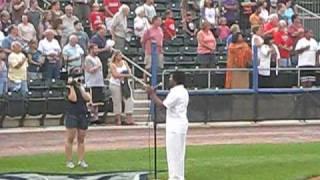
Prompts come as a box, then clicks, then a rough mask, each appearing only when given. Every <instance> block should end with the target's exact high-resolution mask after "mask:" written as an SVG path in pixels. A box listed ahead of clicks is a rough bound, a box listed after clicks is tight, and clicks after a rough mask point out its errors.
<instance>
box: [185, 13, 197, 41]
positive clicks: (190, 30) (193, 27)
mask: <svg viewBox="0 0 320 180" xmlns="http://www.w3.org/2000/svg"><path fill="white" fill-rule="evenodd" d="M182 23H183V24H182V25H183V30H184V34H185V36H186V37H195V36H196V35H197V32H198V29H197V27H198V26H197V24H196V22H195V21H194V19H193V17H192V13H191V11H189V12H187V14H186V17H185V19H184V21H183V22H182Z"/></svg>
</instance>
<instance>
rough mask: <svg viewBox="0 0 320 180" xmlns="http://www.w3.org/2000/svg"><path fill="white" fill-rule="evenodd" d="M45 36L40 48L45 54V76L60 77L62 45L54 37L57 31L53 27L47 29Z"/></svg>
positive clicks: (48, 77) (46, 77)
mask: <svg viewBox="0 0 320 180" xmlns="http://www.w3.org/2000/svg"><path fill="white" fill-rule="evenodd" d="M44 34H45V38H44V39H42V40H41V41H40V42H39V47H38V50H39V51H40V52H41V53H42V54H43V55H44V56H45V58H46V59H45V63H44V74H43V75H44V78H45V79H59V78H60V65H61V60H60V59H61V56H60V54H61V47H60V44H59V42H58V41H57V40H56V39H55V38H54V35H55V32H54V31H53V30H52V29H47V30H46V31H45V33H44Z"/></svg>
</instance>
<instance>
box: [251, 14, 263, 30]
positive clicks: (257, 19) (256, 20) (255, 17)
mask: <svg viewBox="0 0 320 180" xmlns="http://www.w3.org/2000/svg"><path fill="white" fill-rule="evenodd" d="M250 24H251V27H252V26H258V25H261V24H262V20H261V18H260V16H258V15H257V14H256V13H253V14H251V16H250Z"/></svg>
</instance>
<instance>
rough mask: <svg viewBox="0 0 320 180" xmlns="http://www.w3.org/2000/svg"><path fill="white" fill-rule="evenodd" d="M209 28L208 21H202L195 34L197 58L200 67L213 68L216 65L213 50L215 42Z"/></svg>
mask: <svg viewBox="0 0 320 180" xmlns="http://www.w3.org/2000/svg"><path fill="white" fill-rule="evenodd" d="M210 28H211V25H210V23H209V22H208V21H204V22H203V23H202V27H201V30H200V31H199V32H198V34H197V40H198V48H197V53H198V57H197V59H198V62H199V64H200V67H201V68H213V67H215V65H216V60H215V56H214V51H215V50H216V45H217V43H216V39H215V37H214V35H213V33H212V32H211V30H210Z"/></svg>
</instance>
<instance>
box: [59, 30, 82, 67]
mask: <svg viewBox="0 0 320 180" xmlns="http://www.w3.org/2000/svg"><path fill="white" fill-rule="evenodd" d="M62 54H63V59H64V60H65V65H66V67H67V71H68V72H70V70H71V69H74V68H82V59H83V55H84V51H83V49H82V48H81V46H80V45H79V44H78V37H77V36H76V35H71V36H70V37H69V43H68V44H67V45H65V46H64V47H63V50H62Z"/></svg>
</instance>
